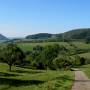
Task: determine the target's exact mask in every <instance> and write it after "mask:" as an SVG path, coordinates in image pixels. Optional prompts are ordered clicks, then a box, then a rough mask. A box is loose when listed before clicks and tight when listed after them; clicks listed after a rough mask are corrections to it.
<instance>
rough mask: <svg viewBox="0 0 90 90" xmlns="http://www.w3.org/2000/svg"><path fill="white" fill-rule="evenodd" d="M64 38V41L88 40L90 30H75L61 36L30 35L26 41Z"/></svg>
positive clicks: (46, 34)
mask: <svg viewBox="0 0 90 90" xmlns="http://www.w3.org/2000/svg"><path fill="white" fill-rule="evenodd" d="M52 37H53V38H62V39H63V38H64V39H86V38H87V37H90V28H83V29H74V30H70V31H68V32H64V33H60V34H48V33H39V34H34V35H28V36H27V37H26V39H48V38H52Z"/></svg>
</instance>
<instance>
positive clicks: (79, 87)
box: [72, 70, 90, 90]
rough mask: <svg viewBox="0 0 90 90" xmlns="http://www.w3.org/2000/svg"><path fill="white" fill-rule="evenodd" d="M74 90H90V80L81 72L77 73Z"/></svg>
mask: <svg viewBox="0 0 90 90" xmlns="http://www.w3.org/2000/svg"><path fill="white" fill-rule="evenodd" d="M72 90H90V80H89V79H88V77H87V76H86V75H85V74H84V72H82V71H80V70H76V71H75V82H74V85H73V87H72Z"/></svg>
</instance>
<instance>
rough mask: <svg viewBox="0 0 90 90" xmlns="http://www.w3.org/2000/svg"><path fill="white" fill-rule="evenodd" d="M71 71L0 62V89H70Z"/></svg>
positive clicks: (72, 75)
mask: <svg viewBox="0 0 90 90" xmlns="http://www.w3.org/2000/svg"><path fill="white" fill-rule="evenodd" d="M73 79H74V74H73V72H71V71H52V70H32V69H25V68H20V67H13V68H12V72H9V71H8V66H7V65H6V64H0V90H70V89H71V86H72V83H73Z"/></svg>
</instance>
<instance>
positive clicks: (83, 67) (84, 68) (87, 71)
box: [80, 64, 90, 78]
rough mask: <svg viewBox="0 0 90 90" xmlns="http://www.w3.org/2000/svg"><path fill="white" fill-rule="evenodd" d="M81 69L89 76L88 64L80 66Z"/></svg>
mask: <svg viewBox="0 0 90 90" xmlns="http://www.w3.org/2000/svg"><path fill="white" fill-rule="evenodd" d="M80 69H81V70H82V71H84V72H85V73H86V75H87V76H88V77H89V78H90V64H88V65H84V66H81V68H80Z"/></svg>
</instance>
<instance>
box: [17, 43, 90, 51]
mask: <svg viewBox="0 0 90 90" xmlns="http://www.w3.org/2000/svg"><path fill="white" fill-rule="evenodd" d="M52 44H59V45H63V46H65V47H66V48H68V49H73V46H70V44H69V43H67V42H42V43H18V44H17V45H18V46H19V47H20V48H21V49H22V50H24V51H28V50H32V49H33V47H34V46H36V45H41V46H45V45H52ZM72 44H74V45H75V46H76V47H77V48H78V49H84V50H85V49H90V44H86V43H84V42H72Z"/></svg>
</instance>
